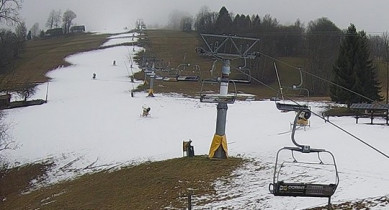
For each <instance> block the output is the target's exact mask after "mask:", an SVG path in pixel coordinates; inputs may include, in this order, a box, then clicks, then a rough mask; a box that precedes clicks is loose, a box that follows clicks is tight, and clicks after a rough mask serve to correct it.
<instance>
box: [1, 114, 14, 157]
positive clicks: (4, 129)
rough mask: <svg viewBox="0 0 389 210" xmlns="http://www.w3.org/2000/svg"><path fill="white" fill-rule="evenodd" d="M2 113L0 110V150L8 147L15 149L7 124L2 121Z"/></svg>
mask: <svg viewBox="0 0 389 210" xmlns="http://www.w3.org/2000/svg"><path fill="white" fill-rule="evenodd" d="M3 119H4V113H3V112H2V111H0V152H1V151H3V150H8V149H16V145H15V141H12V139H11V137H10V136H9V135H8V130H9V125H7V124H6V123H4V120H3Z"/></svg>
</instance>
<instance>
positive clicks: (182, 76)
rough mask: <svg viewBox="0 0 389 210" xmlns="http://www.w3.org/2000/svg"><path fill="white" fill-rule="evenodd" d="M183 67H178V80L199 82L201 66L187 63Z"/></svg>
mask: <svg viewBox="0 0 389 210" xmlns="http://www.w3.org/2000/svg"><path fill="white" fill-rule="evenodd" d="M186 65H187V66H184V68H183V69H180V68H178V67H177V72H178V76H177V81H187V82H197V81H199V80H200V75H201V71H200V66H199V65H192V66H191V65H190V64H186ZM179 66H180V65H179ZM186 67H187V68H186Z"/></svg>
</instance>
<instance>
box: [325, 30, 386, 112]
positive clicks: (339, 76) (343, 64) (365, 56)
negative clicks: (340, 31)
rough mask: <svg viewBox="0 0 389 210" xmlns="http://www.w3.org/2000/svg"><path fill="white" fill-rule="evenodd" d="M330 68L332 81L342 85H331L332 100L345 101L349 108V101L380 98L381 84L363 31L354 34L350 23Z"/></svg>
mask: <svg viewBox="0 0 389 210" xmlns="http://www.w3.org/2000/svg"><path fill="white" fill-rule="evenodd" d="M333 71H334V79H333V82H334V83H335V84H337V85H340V86H342V87H343V88H341V87H339V86H336V85H332V86H331V88H330V92H331V94H330V95H331V99H332V101H335V102H337V103H344V104H347V106H348V107H349V106H350V105H351V104H352V103H361V102H369V103H371V102H373V101H376V100H382V98H381V96H380V95H379V91H380V87H379V82H378V80H377V73H376V69H375V67H374V66H373V63H372V60H371V59H370V53H369V50H368V43H367V37H366V34H365V33H364V32H359V33H357V30H356V28H355V26H354V25H353V24H351V25H350V26H349V27H348V29H347V32H346V34H345V37H344V38H343V40H342V42H341V45H340V50H339V56H338V58H337V60H336V62H335V66H334V67H333ZM346 89H348V90H346ZM349 90H352V91H353V92H355V93H358V94H360V95H363V96H364V97H362V96H359V95H357V94H355V93H353V92H350V91H349Z"/></svg>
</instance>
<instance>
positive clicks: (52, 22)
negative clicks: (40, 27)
mask: <svg viewBox="0 0 389 210" xmlns="http://www.w3.org/2000/svg"><path fill="white" fill-rule="evenodd" d="M60 22H61V10H58V11H55V10H51V12H50V14H49V18H47V22H46V27H47V28H49V29H53V28H58V27H59V25H60Z"/></svg>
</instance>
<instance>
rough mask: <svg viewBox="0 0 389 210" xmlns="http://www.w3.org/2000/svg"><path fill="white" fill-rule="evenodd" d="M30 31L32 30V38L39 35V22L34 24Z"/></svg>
mask: <svg viewBox="0 0 389 210" xmlns="http://www.w3.org/2000/svg"><path fill="white" fill-rule="evenodd" d="M30 31H31V36H32V38H35V37H38V36H39V32H40V30H39V23H35V24H34V25H32V27H31V29H30Z"/></svg>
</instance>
